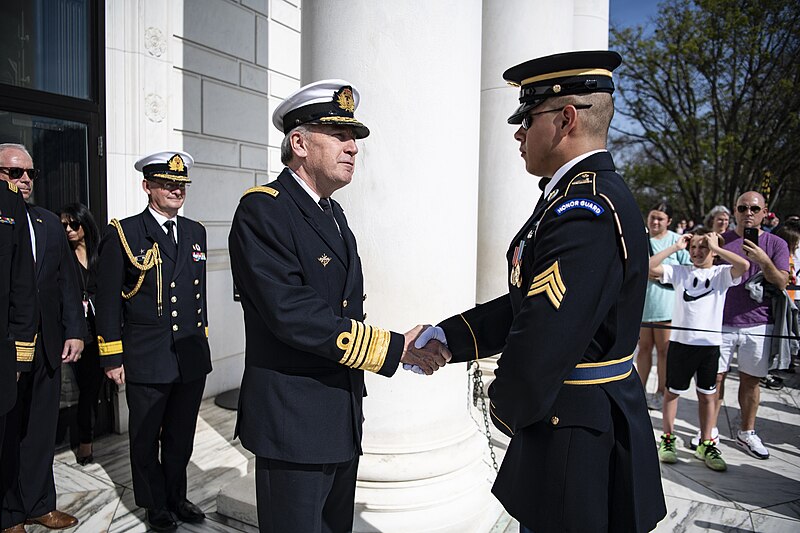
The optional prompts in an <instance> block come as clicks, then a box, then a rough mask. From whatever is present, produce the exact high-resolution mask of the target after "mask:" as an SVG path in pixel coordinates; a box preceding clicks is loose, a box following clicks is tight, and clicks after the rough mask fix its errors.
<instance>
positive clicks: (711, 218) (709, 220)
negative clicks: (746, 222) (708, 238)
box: [705, 205, 731, 227]
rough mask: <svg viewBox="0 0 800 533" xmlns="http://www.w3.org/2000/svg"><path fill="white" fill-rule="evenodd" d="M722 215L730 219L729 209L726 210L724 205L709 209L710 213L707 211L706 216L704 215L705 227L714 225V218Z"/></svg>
mask: <svg viewBox="0 0 800 533" xmlns="http://www.w3.org/2000/svg"><path fill="white" fill-rule="evenodd" d="M723 213H724V214H726V215H728V217H729V218H730V216H731V210H730V209H728V208H727V207H725V206H724V205H715V206H714V207H712V208H711V211H709V212H708V214H707V215H706V220H705V225H706V226H708V227H711V225H712V224H713V223H714V219H715V218H716V216H717V215H719V214H723Z"/></svg>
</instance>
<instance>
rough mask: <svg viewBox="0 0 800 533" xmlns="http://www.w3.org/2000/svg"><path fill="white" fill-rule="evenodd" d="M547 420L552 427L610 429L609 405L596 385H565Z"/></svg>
mask: <svg viewBox="0 0 800 533" xmlns="http://www.w3.org/2000/svg"><path fill="white" fill-rule="evenodd" d="M547 422H548V423H549V424H550V425H551V426H552V427H553V428H554V429H558V428H564V427H584V428H587V429H591V430H594V431H599V432H605V431H608V430H609V429H611V406H610V405H609V400H608V396H606V394H605V392H603V389H601V388H600V387H598V386H596V385H589V386H581V385H565V386H564V388H563V389H562V390H561V393H560V394H559V395H558V398H557V399H556V403H555V405H554V406H553V409H552V410H551V413H550V416H549V418H548V420H547Z"/></svg>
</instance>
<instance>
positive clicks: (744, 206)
mask: <svg viewBox="0 0 800 533" xmlns="http://www.w3.org/2000/svg"><path fill="white" fill-rule="evenodd" d="M766 214H767V203H766V201H765V200H764V197H763V196H762V195H761V193H758V192H756V191H747V192H746V193H744V194H742V195H741V196H739V198H737V199H736V209H735V210H734V212H733V216H734V218H736V234H737V235H739V236H740V237H741V236H743V235H744V229H745V228H757V229H760V228H761V222H762V221H763V220H764V215H766Z"/></svg>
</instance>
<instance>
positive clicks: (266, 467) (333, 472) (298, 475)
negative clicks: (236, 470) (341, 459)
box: [256, 455, 359, 533]
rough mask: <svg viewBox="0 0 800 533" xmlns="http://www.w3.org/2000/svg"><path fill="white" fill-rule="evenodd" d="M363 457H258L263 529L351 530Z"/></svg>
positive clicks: (265, 532)
mask: <svg viewBox="0 0 800 533" xmlns="http://www.w3.org/2000/svg"><path fill="white" fill-rule="evenodd" d="M358 459H359V457H358V455H356V456H355V458H353V459H352V460H350V461H347V462H345V463H337V464H299V463H289V462H286V461H277V460H275V459H267V458H266V457H256V501H257V502H258V530H259V531H261V532H262V533H294V532H298V531H302V532H304V533H347V532H349V531H352V530H353V508H354V500H355V493H356V473H357V472H358Z"/></svg>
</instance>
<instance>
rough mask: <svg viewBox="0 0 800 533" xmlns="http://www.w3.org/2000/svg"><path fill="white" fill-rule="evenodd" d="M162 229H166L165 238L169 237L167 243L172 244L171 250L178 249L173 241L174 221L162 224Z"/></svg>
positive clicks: (174, 240)
mask: <svg viewBox="0 0 800 533" xmlns="http://www.w3.org/2000/svg"><path fill="white" fill-rule="evenodd" d="M164 227H165V228H167V237H169V242H171V243H172V249H173V250H177V249H178V241H177V239H175V221H174V220H167V221H166V222H164Z"/></svg>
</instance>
